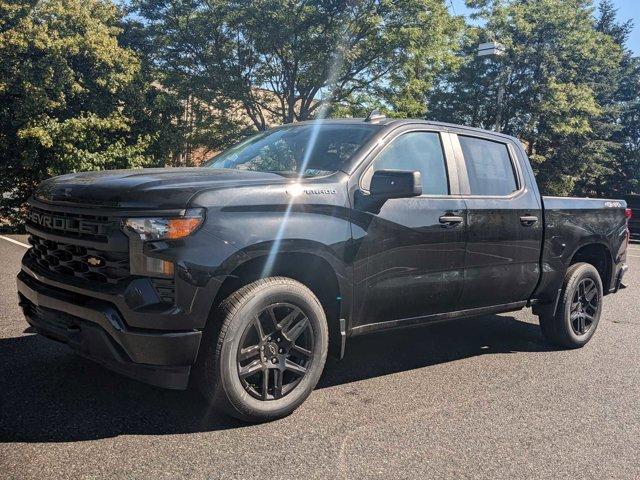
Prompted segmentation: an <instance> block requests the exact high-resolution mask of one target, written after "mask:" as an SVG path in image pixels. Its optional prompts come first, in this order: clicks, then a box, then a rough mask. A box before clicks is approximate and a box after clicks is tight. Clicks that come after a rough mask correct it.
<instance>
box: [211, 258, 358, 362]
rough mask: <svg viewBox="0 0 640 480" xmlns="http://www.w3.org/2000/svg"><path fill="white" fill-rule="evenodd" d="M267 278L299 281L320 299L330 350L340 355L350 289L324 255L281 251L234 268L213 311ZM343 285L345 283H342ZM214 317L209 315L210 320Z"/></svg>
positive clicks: (217, 294) (218, 294)
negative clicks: (228, 298)
mask: <svg viewBox="0 0 640 480" xmlns="http://www.w3.org/2000/svg"><path fill="white" fill-rule="evenodd" d="M266 277H287V278H291V279H293V280H296V281H298V282H300V283H302V284H303V285H305V286H306V287H307V288H309V289H310V290H311V291H312V292H313V294H314V295H315V296H316V297H317V298H318V300H319V301H320V304H321V305H322V308H323V309H324V312H325V315H326V317H327V324H328V325H327V326H328V327H329V351H330V353H331V354H334V355H336V356H337V355H339V353H340V343H341V341H340V340H341V329H340V318H343V316H344V315H345V310H346V309H348V306H346V305H345V300H346V299H345V298H344V297H343V295H346V296H347V299H348V292H347V290H348V287H347V286H346V285H341V282H340V278H341V277H339V275H338V273H337V272H336V270H335V268H334V267H333V266H332V265H331V263H330V262H329V261H328V260H326V259H325V258H323V257H322V256H321V255H318V254H316V253H310V252H280V253H278V254H277V255H275V256H270V255H261V256H257V257H256V256H254V257H251V258H249V259H247V260H246V261H244V262H243V263H241V264H239V265H237V266H235V268H234V269H233V270H231V271H230V272H229V273H228V274H227V275H225V279H224V281H223V282H222V283H221V285H220V287H219V288H218V290H217V292H216V296H215V299H214V300H213V304H212V312H213V311H215V309H216V307H217V306H218V305H220V303H221V302H222V301H223V300H224V299H225V298H227V297H228V296H229V295H231V294H232V293H233V292H235V291H236V290H238V289H240V288H242V287H243V286H245V285H248V284H250V283H252V282H254V281H256V280H259V279H261V278H266ZM342 283H344V281H343V282H342ZM211 320H212V318H211V316H210V318H209V320H207V321H211Z"/></svg>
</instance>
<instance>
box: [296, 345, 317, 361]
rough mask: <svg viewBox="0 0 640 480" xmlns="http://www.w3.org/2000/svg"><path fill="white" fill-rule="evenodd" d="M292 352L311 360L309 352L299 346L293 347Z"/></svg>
mask: <svg viewBox="0 0 640 480" xmlns="http://www.w3.org/2000/svg"><path fill="white" fill-rule="evenodd" d="M291 349H292V350H295V351H296V352H298V353H300V354H302V355H304V356H305V357H308V358H311V355H312V354H311V350H307V349H306V348H302V347H301V346H299V345H293V346H292V347H291Z"/></svg>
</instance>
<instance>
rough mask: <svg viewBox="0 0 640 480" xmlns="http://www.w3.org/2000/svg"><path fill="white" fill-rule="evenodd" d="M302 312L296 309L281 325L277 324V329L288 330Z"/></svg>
mask: <svg viewBox="0 0 640 480" xmlns="http://www.w3.org/2000/svg"><path fill="white" fill-rule="evenodd" d="M301 313H302V312H301V311H300V310H298V309H297V308H296V309H294V310H293V311H292V312H291V313H289V314H288V315H287V316H286V317H284V318H283V319H282V320H281V321H280V323H278V324H277V329H278V330H283V331H284V330H286V329H287V328H288V327H289V325H290V324H291V323H292V322H293V321H294V320H295V319H296V318H298V315H299V314H301Z"/></svg>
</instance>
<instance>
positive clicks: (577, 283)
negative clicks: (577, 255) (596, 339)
mask: <svg viewBox="0 0 640 480" xmlns="http://www.w3.org/2000/svg"><path fill="white" fill-rule="evenodd" d="M602 298H603V294H602V280H601V279H600V274H599V273H598V270H596V268H595V267H594V266H593V265H591V264H589V263H575V264H573V265H571V266H570V267H569V268H568V269H567V272H566V274H565V279H564V284H563V286H562V291H561V293H560V299H559V301H558V305H557V307H556V312H555V315H554V314H553V312H549V311H546V312H543V313H541V314H540V316H539V318H540V327H541V328H542V334H543V335H544V337H545V338H546V339H547V341H548V342H549V343H551V344H553V345H555V346H559V347H562V348H580V347H582V346H583V345H585V344H586V343H587V342H588V341H589V340H591V337H593V334H594V333H595V331H596V328H597V326H598V322H599V321H600V315H601V313H602Z"/></svg>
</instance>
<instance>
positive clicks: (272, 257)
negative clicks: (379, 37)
mask: <svg viewBox="0 0 640 480" xmlns="http://www.w3.org/2000/svg"><path fill="white" fill-rule="evenodd" d="M346 49H347V45H345V44H344V42H343V41H341V42H340V44H339V45H338V47H337V49H336V51H335V53H334V55H333V60H332V62H331V65H330V68H329V74H328V76H327V93H326V95H325V98H323V99H321V100H319V101H320V102H321V105H320V107H319V108H318V113H317V114H316V120H315V121H314V122H313V123H312V124H311V125H312V129H311V135H310V136H309V141H308V142H307V146H306V148H305V150H304V156H303V157H302V163H301V164H300V168H299V170H298V179H297V181H296V182H295V183H294V184H292V185H290V186H289V187H287V188H286V190H285V191H286V192H287V193H288V194H289V197H290V198H289V202H288V204H287V208H286V210H285V212H284V215H283V217H282V221H281V222H280V225H279V227H278V233H277V234H276V238H275V239H274V241H273V243H272V244H271V248H270V249H269V255H268V257H267V261H266V263H265V265H264V268H263V269H262V277H263V278H265V277H269V276H271V273H272V272H273V266H274V264H275V261H276V256H277V254H278V252H279V251H280V245H281V243H282V238H283V235H284V232H285V229H286V228H287V223H288V221H289V217H290V215H291V211H292V210H293V205H294V202H295V200H296V198H297V197H299V196H300V195H301V194H302V193H303V188H302V186H301V185H300V183H299V182H300V180H301V179H302V177H304V173H305V171H306V170H307V165H308V164H309V160H310V159H311V157H312V154H313V150H314V148H315V146H316V141H317V140H318V134H319V133H320V128H321V127H322V121H323V120H324V119H325V118H326V116H327V112H328V111H329V105H330V104H331V99H332V98H333V96H334V92H335V90H336V88H337V80H338V74H339V72H340V70H341V68H342V64H343V60H344V54H343V52H344V51H345V50H346ZM291 192H298V193H297V194H295V195H294V194H292V193H291Z"/></svg>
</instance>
